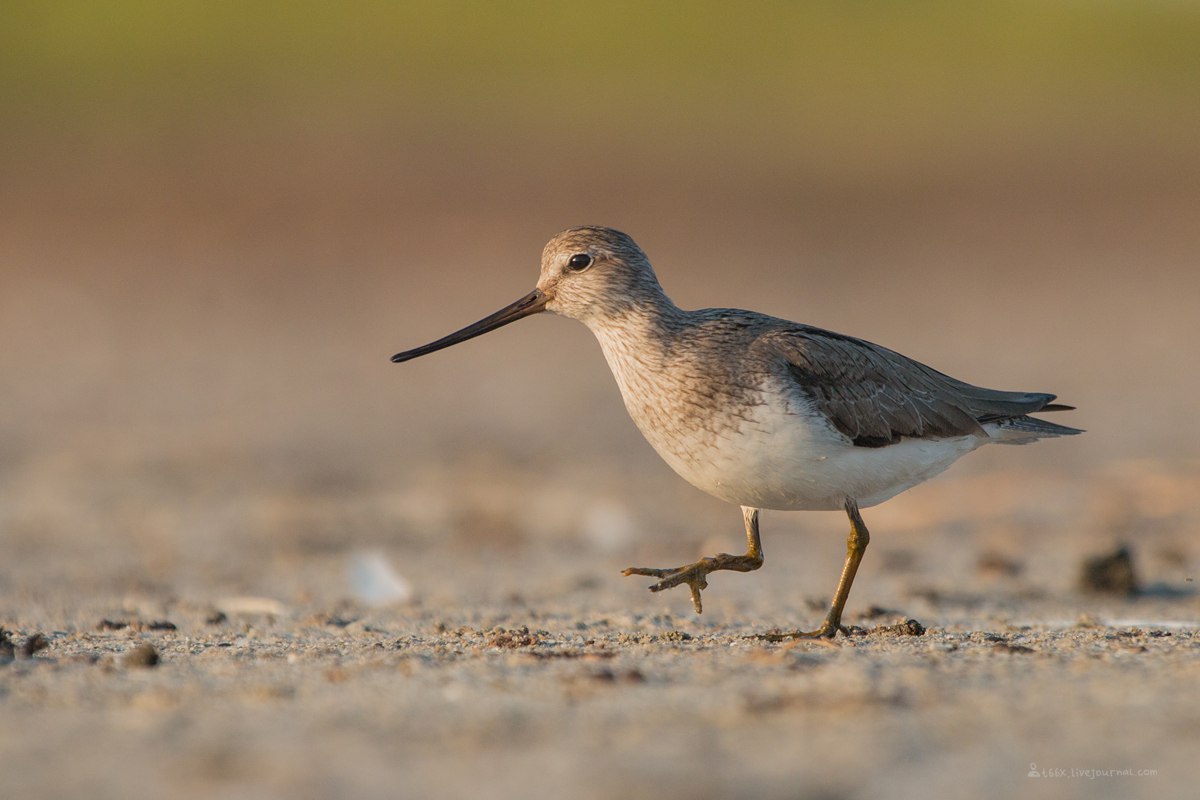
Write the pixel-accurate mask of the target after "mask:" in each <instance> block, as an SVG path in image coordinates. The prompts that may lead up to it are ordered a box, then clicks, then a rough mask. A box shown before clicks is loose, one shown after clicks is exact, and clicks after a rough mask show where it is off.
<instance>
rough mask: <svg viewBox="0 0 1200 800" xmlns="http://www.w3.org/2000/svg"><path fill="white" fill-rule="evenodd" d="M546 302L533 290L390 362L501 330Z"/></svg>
mask: <svg viewBox="0 0 1200 800" xmlns="http://www.w3.org/2000/svg"><path fill="white" fill-rule="evenodd" d="M548 302H550V298H549V297H548V296H547V295H546V294H545V293H544V292H542V290H541V289H534V290H533V291H532V292H530V293H529V294H527V295H525V296H524V297H522V298H521V299H520V300H518V301H517V302H515V303H512V304H510V305H507V306H505V307H504V308H502V309H500V310H499V311H497V312H496V313H495V314H489V315H488V316H486V317H484V318H483V319H481V320H479V322H476V323H475V324H474V325H468V326H467V327H465V328H463V329H462V330H461V331H455V332H454V333H452V334H450V335H449V336H443V337H442V338H441V339H438V340H437V341H436V342H430V343H429V344H426V345H422V346H420V347H416V348H413V349H412V350H405V351H404V352H403V353H396V355H394V356H392V362H393V363H395V364H399V363H400V362H401V361H408V360H410V359H413V358H417V357H418V356H423V355H426V354H428V353H432V352H434V351H435V350H441V349H442V348H444V347H449V346H450V345H454V344H458V343H459V342H465V341H466V340H467V339H474V338H475V337H476V336H479V335H481V334H484V333H487V332H488V331H494V330H496V328H502V327H504V326H505V325H507V324H508V323H510V322H516V321H517V320H519V319H521V318H522V317H528V316H531V315H533V314H537V313H539V312H541V311H544V310H545V309H546V303H548Z"/></svg>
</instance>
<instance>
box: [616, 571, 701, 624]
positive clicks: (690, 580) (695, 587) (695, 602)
mask: <svg viewBox="0 0 1200 800" xmlns="http://www.w3.org/2000/svg"><path fill="white" fill-rule="evenodd" d="M713 563H714V562H713V559H709V558H705V559H701V560H700V561H698V562H696V563H695V564H688V565H687V566H686V567H676V568H675V569H657V568H654V567H629V568H627V569H624V570H622V571H621V574H622V575H625V576H629V575H645V576H647V577H649V578H662V580H660V581H659V582H658V583H656V584H653V585H652V586H650V591H652V592H661V591H662V590H663V589H671V588H674V587H676V586H678V585H679V584H681V583H686V584H687V585H688V589H689V590H691V593H692V606H694V607H695V609H696V613H697V614H703V613H704V604H703V603H702V602H701V601H700V590H701V589H707V588H708V578H706V577H705V576H706V575H707V574H708V573H709V571H710V570H711V569H712V567H713Z"/></svg>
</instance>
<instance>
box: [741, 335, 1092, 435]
mask: <svg viewBox="0 0 1200 800" xmlns="http://www.w3.org/2000/svg"><path fill="white" fill-rule="evenodd" d="M758 344H759V346H764V347H766V348H768V351H769V352H771V353H773V354H775V355H776V356H778V357H780V358H782V360H783V368H784V373H783V377H784V379H785V380H790V381H791V382H792V383H793V384H794V386H795V387H796V388H797V389H798V390H799V391H800V392H802V393H803V394H804V395H805V396H806V397H807V398H808V399H809V400H811V401H812V403H813V405H814V406H815V407H816V409H817V411H818V412H819V413H821V414H822V415H824V416H825V417H826V418H827V419H828V420H829V422H830V423H831V424H832V425H833V426H834V427H835V428H836V429H837V430H838V431H840V432H841V433H843V434H845V435H846V437H847V438H849V439H850V440H851V441H852V442H853V443H854V444H855V445H857V446H859V447H884V446H887V445H889V444H894V443H896V442H898V441H900V439H901V438H906V437H907V438H926V439H936V438H946V437H953V436H967V435H980V436H982V435H985V434H984V431H983V429H982V427H981V424H982V423H985V422H996V421H1003V420H1008V419H1014V418H1017V417H1022V416H1024V415H1025V414H1028V413H1031V412H1034V411H1056V410H1060V409H1063V408H1069V407H1068V406H1053V405H1050V401H1051V400H1053V399H1054V395H1052V394H1045V393H1040V392H1003V391H998V390H996V389H984V388H982V387H979V386H972V385H971V384H969V383H964V382H963V381H960V380H956V379H954V378H951V377H950V376H949V375H944V374H942V373H941V372H938V371H937V370H935V369H933V368H931V367H927V366H925V365H924V364H921V363H920V362H917V361H913V360H912V359H911V358H908V357H906V356H902V355H900V354H899V353H897V352H895V351H892V350H888V349H887V348H886V347H880V346H879V345H876V344H872V343H870V342H867V341H863V340H862V339H855V338H854V337H851V336H843V335H841V334H838V333H833V332H832V331H826V330H822V329H820V328H813V327H809V326H796V327H790V328H787V329H784V330H777V331H772V332H770V333H767V334H764V335H763V336H762V337H760V339H759V342H758ZM1047 424H1049V423H1047Z"/></svg>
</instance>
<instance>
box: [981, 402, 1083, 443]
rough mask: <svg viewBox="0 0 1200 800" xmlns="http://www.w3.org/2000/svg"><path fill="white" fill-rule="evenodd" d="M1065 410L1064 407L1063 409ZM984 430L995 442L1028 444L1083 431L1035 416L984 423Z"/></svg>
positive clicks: (1048, 409) (1047, 409)
mask: <svg viewBox="0 0 1200 800" xmlns="http://www.w3.org/2000/svg"><path fill="white" fill-rule="evenodd" d="M1042 410H1043V411H1058V410H1060V409H1058V408H1051V407H1049V406H1047V407H1046V408H1044V409H1042ZM1063 410H1066V409H1063ZM984 430H986V431H987V432H988V435H989V436H991V437H992V440H993V441H995V442H996V443H997V444H1029V443H1030V442H1036V441H1037V440H1038V439H1048V438H1053V437H1055V436H1074V435H1075V434H1077V433H1083V430H1081V429H1080V428H1068V427H1067V426H1066V425H1056V424H1054V423H1053V422H1046V421H1045V420H1044V419H1037V418H1036V417H1028V416H1021V417H1011V418H1009V419H1002V420H997V421H995V422H991V423H988V424H986V425H984Z"/></svg>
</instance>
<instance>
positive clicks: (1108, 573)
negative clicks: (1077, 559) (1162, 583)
mask: <svg viewBox="0 0 1200 800" xmlns="http://www.w3.org/2000/svg"><path fill="white" fill-rule="evenodd" d="M1079 587H1080V588H1081V589H1082V590H1083V591H1085V592H1092V593H1096V594H1114V595H1120V596H1123V597H1130V596H1132V595H1135V594H1137V593H1138V592H1140V591H1141V585H1140V584H1139V583H1138V580H1137V574H1136V573H1135V572H1134V569H1133V553H1131V552H1130V550H1129V548H1128V547H1127V546H1125V545H1121V546H1120V547H1118V548H1117V549H1116V550H1114V551H1113V552H1111V553H1108V554H1106V555H1102V556H1096V557H1094V558H1089V559H1087V560H1086V561H1084V562H1083V569H1082V570H1081V572H1080V575H1079Z"/></svg>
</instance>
